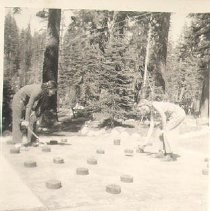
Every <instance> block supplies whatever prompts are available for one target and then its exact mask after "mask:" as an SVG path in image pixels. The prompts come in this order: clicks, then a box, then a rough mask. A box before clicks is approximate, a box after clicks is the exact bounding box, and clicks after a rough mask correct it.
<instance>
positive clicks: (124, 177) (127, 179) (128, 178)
mask: <svg viewBox="0 0 210 211" xmlns="http://www.w3.org/2000/svg"><path fill="white" fill-rule="evenodd" d="M120 181H121V182H125V183H132V182H133V177H132V176H130V175H122V176H121V177H120Z"/></svg>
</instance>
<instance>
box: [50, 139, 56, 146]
mask: <svg viewBox="0 0 210 211" xmlns="http://www.w3.org/2000/svg"><path fill="white" fill-rule="evenodd" d="M49 144H50V145H56V144H58V141H57V140H50V143H49Z"/></svg>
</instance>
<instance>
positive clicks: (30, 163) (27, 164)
mask: <svg viewBox="0 0 210 211" xmlns="http://www.w3.org/2000/svg"><path fill="white" fill-rule="evenodd" d="M24 166H25V167H27V168H34V167H37V165H36V162H35V161H32V160H29V161H25V162H24Z"/></svg>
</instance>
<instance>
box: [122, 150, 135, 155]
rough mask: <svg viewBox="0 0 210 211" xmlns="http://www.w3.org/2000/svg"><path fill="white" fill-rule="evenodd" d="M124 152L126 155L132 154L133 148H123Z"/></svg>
mask: <svg viewBox="0 0 210 211" xmlns="http://www.w3.org/2000/svg"><path fill="white" fill-rule="evenodd" d="M124 153H125V155H126V156H133V150H132V149H125V150H124Z"/></svg>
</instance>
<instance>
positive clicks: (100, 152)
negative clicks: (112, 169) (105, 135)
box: [96, 149, 105, 154]
mask: <svg viewBox="0 0 210 211" xmlns="http://www.w3.org/2000/svg"><path fill="white" fill-rule="evenodd" d="M96 153H97V154H104V153H105V151H104V150H103V149H97V150H96Z"/></svg>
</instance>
